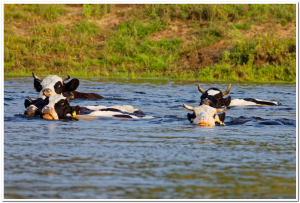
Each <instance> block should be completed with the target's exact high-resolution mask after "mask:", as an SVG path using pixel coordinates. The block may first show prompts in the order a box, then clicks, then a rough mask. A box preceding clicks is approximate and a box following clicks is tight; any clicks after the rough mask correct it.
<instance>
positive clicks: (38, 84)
mask: <svg viewBox="0 0 300 203" xmlns="http://www.w3.org/2000/svg"><path fill="white" fill-rule="evenodd" d="M33 86H34V89H35V91H37V92H40V91H41V90H42V89H43V87H42V85H41V82H40V81H38V80H37V79H35V78H34V80H33Z"/></svg>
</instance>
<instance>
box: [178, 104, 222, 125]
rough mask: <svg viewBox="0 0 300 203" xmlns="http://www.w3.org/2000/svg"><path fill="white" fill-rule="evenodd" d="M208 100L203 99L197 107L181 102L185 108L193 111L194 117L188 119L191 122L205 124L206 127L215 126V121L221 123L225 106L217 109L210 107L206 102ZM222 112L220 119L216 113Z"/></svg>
mask: <svg viewBox="0 0 300 203" xmlns="http://www.w3.org/2000/svg"><path fill="white" fill-rule="evenodd" d="M208 101H209V100H208V99H207V100H205V101H203V104H202V105H200V106H197V107H191V106H188V105H186V104H184V103H182V104H183V106H184V107H185V108H186V109H188V110H190V111H193V114H192V115H194V117H193V118H192V119H191V120H190V121H191V123H194V124H198V125H200V126H207V127H213V126H215V123H216V122H217V123H220V124H223V121H224V119H225V112H224V111H225V110H226V107H225V108H224V109H217V108H214V107H211V106H210V105H209V103H207V102H208ZM222 112H224V113H223V115H222V119H220V117H219V115H217V113H222Z"/></svg>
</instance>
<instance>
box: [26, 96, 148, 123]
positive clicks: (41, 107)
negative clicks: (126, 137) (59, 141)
mask: <svg viewBox="0 0 300 203" xmlns="http://www.w3.org/2000/svg"><path fill="white" fill-rule="evenodd" d="M73 99H75V98H74V95H73V94H72V93H71V96H69V97H64V96H63V95H58V94H57V95H53V96H51V97H44V96H43V97H41V98H38V99H32V98H30V99H29V100H30V101H29V100H28V101H27V105H30V106H31V107H32V108H31V109H33V111H34V115H40V116H41V117H42V118H44V119H48V120H59V119H66V118H68V117H75V118H78V119H93V118H94V119H97V118H98V117H111V118H134V119H139V118H152V117H150V116H145V114H144V113H143V112H142V111H141V110H139V109H135V108H134V107H132V106H130V105H123V106H111V107H106V106H102V105H98V106H85V107H80V106H78V105H77V106H71V105H70V104H69V102H70V101H71V100H73ZM25 103H26V102H25ZM33 106H35V107H36V108H34V107H33ZM25 114H28V115H29V113H28V112H25Z"/></svg>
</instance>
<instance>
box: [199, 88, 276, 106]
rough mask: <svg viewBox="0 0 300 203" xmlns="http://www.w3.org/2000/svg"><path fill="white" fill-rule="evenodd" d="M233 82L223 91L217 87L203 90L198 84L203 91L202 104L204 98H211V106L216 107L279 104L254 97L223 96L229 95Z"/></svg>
mask: <svg viewBox="0 0 300 203" xmlns="http://www.w3.org/2000/svg"><path fill="white" fill-rule="evenodd" d="M230 89H231V84H229V85H228V87H227V90H226V91H225V92H222V91H221V90H219V89H217V88H214V87H212V88H209V89H208V90H206V91H205V90H203V89H202V88H201V86H200V84H198V90H199V91H200V92H201V93H202V95H201V96H200V105H202V103H203V100H204V99H208V100H210V101H211V102H210V104H209V105H210V106H211V107H214V108H221V107H222V106H229V107H231V106H253V105H256V106H257V105H260V106H262V105H265V106H272V105H279V103H278V102H273V101H265V100H260V99H253V98H243V99H234V100H231V96H228V97H227V98H223V96H225V95H227V94H228V93H229V92H230Z"/></svg>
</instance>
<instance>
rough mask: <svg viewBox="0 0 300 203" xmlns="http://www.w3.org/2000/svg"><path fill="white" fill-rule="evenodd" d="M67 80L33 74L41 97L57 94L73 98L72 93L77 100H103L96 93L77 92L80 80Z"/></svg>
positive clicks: (55, 76)
mask: <svg viewBox="0 0 300 203" xmlns="http://www.w3.org/2000/svg"><path fill="white" fill-rule="evenodd" d="M67 75H68V76H67V77H65V78H62V77H59V76H57V75H49V76H47V77H45V78H40V77H38V76H36V75H35V74H34V72H32V76H33V78H34V82H33V84H34V88H35V90H36V91H37V92H40V95H39V97H42V96H43V95H45V96H47V97H49V96H53V95H56V94H62V95H64V96H66V97H69V96H71V93H72V94H73V95H74V98H75V99H103V98H104V97H102V96H101V95H98V94H95V93H83V92H77V91H75V90H76V89H77V88H78V86H79V80H78V79H77V78H73V79H71V80H70V81H69V82H67V80H69V79H70V78H71V76H70V75H69V74H67Z"/></svg>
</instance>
